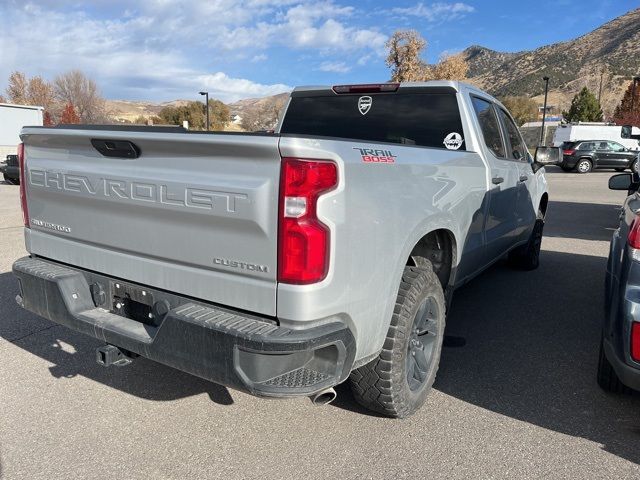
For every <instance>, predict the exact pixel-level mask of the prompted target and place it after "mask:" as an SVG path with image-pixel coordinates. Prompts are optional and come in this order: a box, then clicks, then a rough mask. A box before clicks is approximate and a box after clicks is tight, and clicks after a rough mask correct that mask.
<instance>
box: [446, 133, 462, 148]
mask: <svg viewBox="0 0 640 480" xmlns="http://www.w3.org/2000/svg"><path fill="white" fill-rule="evenodd" d="M462 142H464V139H463V138H462V135H460V134H459V133H458V132H452V133H450V134H449V135H447V136H446V137H444V142H442V143H444V146H445V147H447V149H448V150H458V149H459V148H460V147H461V146H462Z"/></svg>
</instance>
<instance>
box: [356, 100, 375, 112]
mask: <svg viewBox="0 0 640 480" xmlns="http://www.w3.org/2000/svg"><path fill="white" fill-rule="evenodd" d="M372 104H373V99H372V98H371V97H368V96H367V97H360V98H359V99H358V110H359V111H360V113H361V114H362V115H366V114H367V113H369V110H371V105H372Z"/></svg>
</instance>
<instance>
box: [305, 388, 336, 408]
mask: <svg viewBox="0 0 640 480" xmlns="http://www.w3.org/2000/svg"><path fill="white" fill-rule="evenodd" d="M337 396H338V394H337V393H336V391H335V390H334V389H333V388H325V389H324V390H321V391H320V392H318V393H316V394H315V395H312V396H311V397H309V398H310V399H311V403H313V404H314V405H316V406H320V405H328V404H330V403H331V402H333V401H334V400H335V399H336V397H337Z"/></svg>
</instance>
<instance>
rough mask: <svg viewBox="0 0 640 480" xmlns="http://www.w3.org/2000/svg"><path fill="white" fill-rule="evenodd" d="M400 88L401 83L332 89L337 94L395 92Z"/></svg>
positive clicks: (341, 86)
mask: <svg viewBox="0 0 640 480" xmlns="http://www.w3.org/2000/svg"><path fill="white" fill-rule="evenodd" d="M399 87H400V84H399V83H369V84H365V85H335V86H334V87H333V88H332V89H333V91H334V92H335V93H338V94H340V93H378V92H395V91H397V90H398V88H399Z"/></svg>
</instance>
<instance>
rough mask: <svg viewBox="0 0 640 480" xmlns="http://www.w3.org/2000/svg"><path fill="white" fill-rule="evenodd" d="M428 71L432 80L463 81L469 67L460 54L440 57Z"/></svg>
mask: <svg viewBox="0 0 640 480" xmlns="http://www.w3.org/2000/svg"><path fill="white" fill-rule="evenodd" d="M430 70H431V73H432V75H433V78H432V79H433V80H464V79H465V78H467V72H468V71H469V65H468V64H467V62H466V60H465V59H464V58H463V56H462V54H460V53H458V54H456V55H442V56H441V57H440V61H439V62H438V63H437V64H436V65H434V66H433V67H431V68H430Z"/></svg>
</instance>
